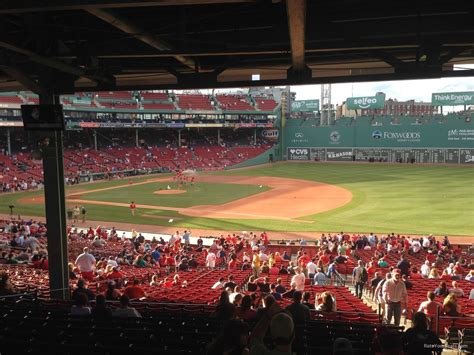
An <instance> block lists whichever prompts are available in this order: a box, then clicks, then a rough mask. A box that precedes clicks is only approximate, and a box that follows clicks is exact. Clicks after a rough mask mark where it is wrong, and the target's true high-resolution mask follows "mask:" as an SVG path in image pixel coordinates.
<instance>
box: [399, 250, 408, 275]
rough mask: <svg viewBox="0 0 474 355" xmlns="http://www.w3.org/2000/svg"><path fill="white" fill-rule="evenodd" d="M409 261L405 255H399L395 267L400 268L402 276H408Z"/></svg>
mask: <svg viewBox="0 0 474 355" xmlns="http://www.w3.org/2000/svg"><path fill="white" fill-rule="evenodd" d="M410 266H411V265H410V262H409V261H408V260H406V259H405V256H404V255H402V256H400V261H399V262H398V263H397V269H400V271H401V273H402V276H403V275H405V276H409V275H410Z"/></svg>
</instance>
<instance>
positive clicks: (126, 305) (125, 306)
mask: <svg viewBox="0 0 474 355" xmlns="http://www.w3.org/2000/svg"><path fill="white" fill-rule="evenodd" d="M112 315H113V316H114V317H119V318H141V317H142V316H141V314H140V313H138V311H137V310H136V309H135V308H133V307H130V298H129V297H128V296H127V295H126V294H123V295H122V296H121V297H120V307H119V308H117V309H116V310H115V311H114V312H113V313H112Z"/></svg>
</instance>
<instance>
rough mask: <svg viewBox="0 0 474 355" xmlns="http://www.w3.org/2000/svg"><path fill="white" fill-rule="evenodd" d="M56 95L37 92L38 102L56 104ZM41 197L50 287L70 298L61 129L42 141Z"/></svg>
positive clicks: (56, 294)
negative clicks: (42, 179)
mask: <svg viewBox="0 0 474 355" xmlns="http://www.w3.org/2000/svg"><path fill="white" fill-rule="evenodd" d="M58 103H59V96H57V95H53V94H42V95H40V104H58ZM42 152H43V171H44V196H45V209H46V224H47V227H48V258H49V288H50V294H51V297H52V298H57V299H61V300H66V299H69V297H70V292H69V270H68V250H67V235H66V198H65V193H64V161H63V132H61V131H52V132H47V133H46V134H45V138H44V139H43V141H42Z"/></svg>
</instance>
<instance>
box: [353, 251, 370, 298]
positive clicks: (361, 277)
mask: <svg viewBox="0 0 474 355" xmlns="http://www.w3.org/2000/svg"><path fill="white" fill-rule="evenodd" d="M357 265H358V266H357V267H355V268H354V270H353V271H352V283H353V285H355V292H356V296H357V297H359V298H361V299H362V293H363V290H364V285H365V283H366V282H367V279H368V274H367V270H366V269H365V268H364V265H363V263H362V260H359V261H358V262H357Z"/></svg>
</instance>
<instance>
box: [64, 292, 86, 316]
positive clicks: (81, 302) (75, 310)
mask: <svg viewBox="0 0 474 355" xmlns="http://www.w3.org/2000/svg"><path fill="white" fill-rule="evenodd" d="M69 314H70V315H71V316H88V315H90V314H91V308H90V307H89V300H88V299H87V295H86V294H85V293H79V294H77V295H76V297H75V298H74V305H73V306H72V307H71V312H70V313H69Z"/></svg>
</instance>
